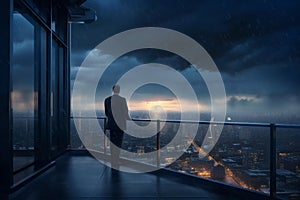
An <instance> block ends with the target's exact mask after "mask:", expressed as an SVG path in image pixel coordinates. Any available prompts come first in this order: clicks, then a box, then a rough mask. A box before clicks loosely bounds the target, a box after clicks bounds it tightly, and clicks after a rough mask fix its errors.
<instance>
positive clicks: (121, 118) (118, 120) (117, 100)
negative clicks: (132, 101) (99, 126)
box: [104, 94, 130, 131]
mask: <svg viewBox="0 0 300 200" xmlns="http://www.w3.org/2000/svg"><path fill="white" fill-rule="evenodd" d="M104 107H105V115H106V117H107V119H108V121H107V124H106V128H107V129H110V130H115V131H124V130H126V121H127V120H128V119H130V117H129V115H128V107H127V103H126V99H125V98H123V97H121V96H119V95H117V94H114V95H112V96H110V97H108V98H106V99H105V101H104Z"/></svg>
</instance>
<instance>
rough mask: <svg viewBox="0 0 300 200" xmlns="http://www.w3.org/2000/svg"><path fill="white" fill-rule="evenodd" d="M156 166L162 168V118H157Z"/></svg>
mask: <svg viewBox="0 0 300 200" xmlns="http://www.w3.org/2000/svg"><path fill="white" fill-rule="evenodd" d="M156 132H157V134H156V152H157V154H156V157H157V159H156V167H157V168H158V169H159V168H160V120H157V126H156Z"/></svg>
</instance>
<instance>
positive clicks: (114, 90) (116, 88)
mask: <svg viewBox="0 0 300 200" xmlns="http://www.w3.org/2000/svg"><path fill="white" fill-rule="evenodd" d="M112 90H113V92H114V93H115V94H119V93H120V86H119V85H114V86H113V87H112Z"/></svg>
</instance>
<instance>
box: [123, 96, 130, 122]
mask: <svg viewBox="0 0 300 200" xmlns="http://www.w3.org/2000/svg"><path fill="white" fill-rule="evenodd" d="M124 104H125V113H124V114H125V119H126V120H131V118H130V116H129V113H128V106H127V102H126V99H125V98H124Z"/></svg>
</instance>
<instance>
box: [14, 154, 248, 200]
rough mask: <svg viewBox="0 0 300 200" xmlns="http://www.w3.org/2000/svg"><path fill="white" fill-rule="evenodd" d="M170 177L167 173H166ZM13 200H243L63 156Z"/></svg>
mask: <svg viewBox="0 0 300 200" xmlns="http://www.w3.org/2000/svg"><path fill="white" fill-rule="evenodd" d="M166 173H168V172H166ZM10 199H16V200H27V199H28V200H46V199H49V200H50V199H51V200H52V199H58V200H60V199H62V200H64V199H66V200H69V199H70V200H71V199H72V200H73V199H75V200H77V199H84V200H86V199H213V200H220V199H243V200H245V198H242V197H239V198H238V197H235V196H234V195H233V194H232V195H230V194H229V193H228V192H222V190H220V189H219V188H218V189H214V188H211V189H207V187H206V189H204V188H202V187H201V186H199V184H195V182H194V181H191V182H189V181H187V180H185V181H182V178H180V176H179V177H177V176H171V178H170V177H168V178H167V177H166V176H160V175H159V173H143V174H131V173H125V172H119V173H116V174H115V173H111V170H110V168H108V167H106V166H104V165H103V164H101V163H99V162H98V161H96V160H95V159H93V158H92V157H89V156H69V155H64V156H62V157H60V158H59V159H58V160H57V163H56V165H55V166H54V167H53V168H51V169H50V170H48V171H47V172H46V173H44V174H43V175H41V176H39V177H38V178H37V179H35V180H34V181H32V182H31V183H29V184H28V185H26V186H25V187H23V188H22V189H20V190H19V191H17V192H15V193H14V194H12V195H11V197H10Z"/></svg>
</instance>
